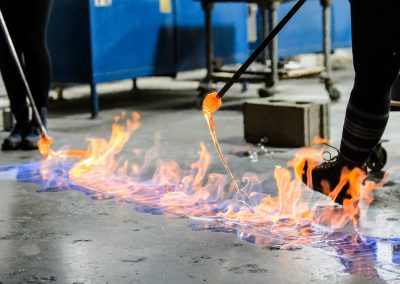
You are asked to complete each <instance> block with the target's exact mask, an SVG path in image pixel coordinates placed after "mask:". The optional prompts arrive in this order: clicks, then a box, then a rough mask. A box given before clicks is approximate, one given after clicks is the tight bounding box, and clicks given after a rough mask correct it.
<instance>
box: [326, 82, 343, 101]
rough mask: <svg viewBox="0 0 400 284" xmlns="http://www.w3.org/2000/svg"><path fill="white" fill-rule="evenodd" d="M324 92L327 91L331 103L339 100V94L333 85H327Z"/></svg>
mask: <svg viewBox="0 0 400 284" xmlns="http://www.w3.org/2000/svg"><path fill="white" fill-rule="evenodd" d="M326 90H327V91H328V94H329V98H330V99H331V100H332V101H334V102H335V101H337V100H339V98H340V96H341V93H340V91H339V90H338V89H337V88H336V87H335V86H334V85H327V86H326Z"/></svg>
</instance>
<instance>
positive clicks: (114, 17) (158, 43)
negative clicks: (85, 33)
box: [89, 0, 176, 82]
mask: <svg viewBox="0 0 400 284" xmlns="http://www.w3.org/2000/svg"><path fill="white" fill-rule="evenodd" d="M89 3H90V6H89V8H90V27H91V33H90V36H91V38H90V42H91V50H92V66H93V67H92V68H93V71H92V72H93V80H94V82H105V81H112V80H121V79H126V78H135V77H139V76H151V75H162V74H168V73H174V72H176V71H175V66H174V64H175V58H174V52H175V48H174V15H173V13H172V11H171V12H170V13H162V12H161V11H160V4H159V0H135V1H132V0H114V1H113V3H112V5H110V6H106V7H97V6H95V4H94V3H95V2H94V1H89Z"/></svg>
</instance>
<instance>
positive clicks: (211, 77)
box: [199, 0, 340, 100]
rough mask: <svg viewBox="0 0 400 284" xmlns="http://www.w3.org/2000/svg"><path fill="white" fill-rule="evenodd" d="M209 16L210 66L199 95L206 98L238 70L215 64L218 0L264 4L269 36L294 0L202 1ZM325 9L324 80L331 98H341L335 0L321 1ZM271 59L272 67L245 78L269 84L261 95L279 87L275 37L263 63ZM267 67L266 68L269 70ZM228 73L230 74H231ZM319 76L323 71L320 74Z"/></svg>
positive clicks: (253, 72)
mask: <svg viewBox="0 0 400 284" xmlns="http://www.w3.org/2000/svg"><path fill="white" fill-rule="evenodd" d="M201 1H202V7H203V10H204V17H205V33H206V69H207V75H206V77H205V78H204V79H203V81H202V83H201V84H200V87H199V91H200V93H199V96H200V97H203V96H204V95H205V94H206V93H207V92H208V91H210V90H212V89H213V88H212V83H214V82H220V81H222V82H224V81H227V80H228V79H229V73H232V72H234V70H226V69H223V68H218V66H216V64H215V57H214V47H213V46H214V43H213V28H212V10H213V6H214V4H215V3H218V2H225V3H226V2H240V3H256V4H258V5H259V6H260V7H261V11H262V34H263V37H264V38H265V37H266V36H267V35H268V33H269V32H270V31H272V29H273V28H274V27H275V26H276V25H277V21H278V9H279V7H280V4H281V3H284V2H290V1H291V0H201ZM320 4H321V6H322V8H323V13H322V24H323V54H324V71H325V72H324V75H322V78H323V80H324V84H325V89H326V90H327V92H328V94H329V97H330V98H331V100H337V99H339V97H340V92H339V91H338V89H337V88H336V87H335V86H334V80H333V78H332V65H331V6H332V0H320ZM268 59H270V60H271V64H270V66H266V67H268V68H263V69H264V70H263V71H260V72H258V71H247V72H245V73H244V75H243V76H242V78H241V80H240V81H241V82H263V83H265V87H264V88H261V89H260V90H259V95H260V96H261V97H267V96H271V95H273V94H274V93H275V87H276V85H277V83H278V82H279V78H280V77H284V76H280V74H279V70H278V39H277V38H275V39H274V40H273V41H272V43H271V45H270V47H269V50H268V51H267V50H266V51H265V52H264V54H263V62H264V64H266V63H267V60H268ZM265 69H266V71H265ZM227 73H228V74H227ZM318 76H319V73H318Z"/></svg>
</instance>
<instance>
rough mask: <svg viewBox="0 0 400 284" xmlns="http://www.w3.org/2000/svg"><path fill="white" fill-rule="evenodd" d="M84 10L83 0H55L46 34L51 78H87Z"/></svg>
mask: <svg viewBox="0 0 400 284" xmlns="http://www.w3.org/2000/svg"><path fill="white" fill-rule="evenodd" d="M88 14H89V6H88V4H87V2H86V1H70V0H56V1H55V3H54V5H53V9H52V13H51V17H50V23H49V29H48V35H47V43H48V46H49V49H50V54H51V59H52V65H53V81H56V82H73V83H90V82H91V80H92V76H91V70H92V67H91V62H92V60H91V52H90V40H89V39H90V36H89V33H90V32H89V18H88Z"/></svg>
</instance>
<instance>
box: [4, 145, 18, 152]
mask: <svg viewBox="0 0 400 284" xmlns="http://www.w3.org/2000/svg"><path fill="white" fill-rule="evenodd" d="M20 148H21V144H18V145H8V144H2V145H1V150H3V151H13V150H19V149H20Z"/></svg>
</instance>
